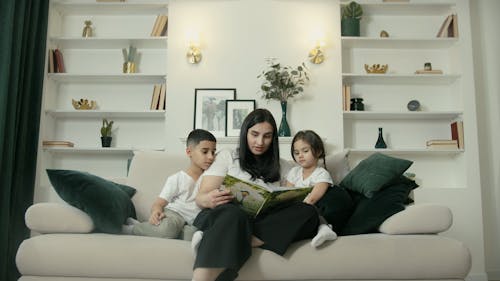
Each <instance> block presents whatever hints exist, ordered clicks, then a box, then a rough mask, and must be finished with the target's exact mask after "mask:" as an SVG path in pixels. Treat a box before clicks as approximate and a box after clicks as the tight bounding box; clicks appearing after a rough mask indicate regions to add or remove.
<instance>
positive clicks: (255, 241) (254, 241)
mask: <svg viewBox="0 0 500 281" xmlns="http://www.w3.org/2000/svg"><path fill="white" fill-rule="evenodd" d="M251 244H252V247H253V248H257V247H260V246H262V245H264V241H262V240H260V239H259V238H257V237H255V236H254V235H252V241H251Z"/></svg>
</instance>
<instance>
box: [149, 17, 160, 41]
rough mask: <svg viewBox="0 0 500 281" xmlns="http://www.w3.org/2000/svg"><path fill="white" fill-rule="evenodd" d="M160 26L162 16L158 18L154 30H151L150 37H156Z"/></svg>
mask: <svg viewBox="0 0 500 281" xmlns="http://www.w3.org/2000/svg"><path fill="white" fill-rule="evenodd" d="M159 24H160V15H157V16H156V20H155V23H154V24H153V28H152V29H151V34H150V36H155V33H156V31H157V30H158V25H159Z"/></svg>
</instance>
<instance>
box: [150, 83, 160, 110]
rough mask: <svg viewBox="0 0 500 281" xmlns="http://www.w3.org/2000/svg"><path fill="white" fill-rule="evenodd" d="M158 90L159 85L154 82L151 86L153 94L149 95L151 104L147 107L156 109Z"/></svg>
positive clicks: (158, 97)
mask: <svg viewBox="0 0 500 281" xmlns="http://www.w3.org/2000/svg"><path fill="white" fill-rule="evenodd" d="M160 90H161V86H160V85H159V84H155V85H154V88H153V96H152V97H151V106H150V107H149V109H151V110H155V109H158V101H159V100H160Z"/></svg>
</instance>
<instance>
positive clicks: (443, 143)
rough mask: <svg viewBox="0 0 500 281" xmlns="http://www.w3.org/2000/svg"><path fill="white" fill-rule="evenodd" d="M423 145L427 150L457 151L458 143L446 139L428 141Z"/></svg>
mask: <svg viewBox="0 0 500 281" xmlns="http://www.w3.org/2000/svg"><path fill="white" fill-rule="evenodd" d="M425 145H426V146H427V148H429V149H457V148H458V142H457V141H456V140H448V139H437V140H428V141H427V142H426V143H425Z"/></svg>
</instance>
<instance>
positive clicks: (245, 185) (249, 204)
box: [222, 175, 312, 217]
mask: <svg viewBox="0 0 500 281" xmlns="http://www.w3.org/2000/svg"><path fill="white" fill-rule="evenodd" d="M222 185H223V188H226V189H229V190H231V193H232V194H233V196H234V201H235V202H236V203H238V204H240V206H241V208H242V209H243V210H245V212H247V213H248V215H249V216H251V217H256V216H257V215H259V214H261V213H263V212H265V211H267V210H269V209H270V208H273V207H275V206H277V205H280V204H285V203H292V202H300V201H302V200H304V198H306V196H307V194H309V192H311V190H312V187H278V188H275V189H274V190H271V189H270V187H268V186H262V185H258V184H256V183H253V182H248V181H245V180H242V179H239V178H236V177H233V176H231V175H226V176H225V177H224V181H223V183H222Z"/></svg>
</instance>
